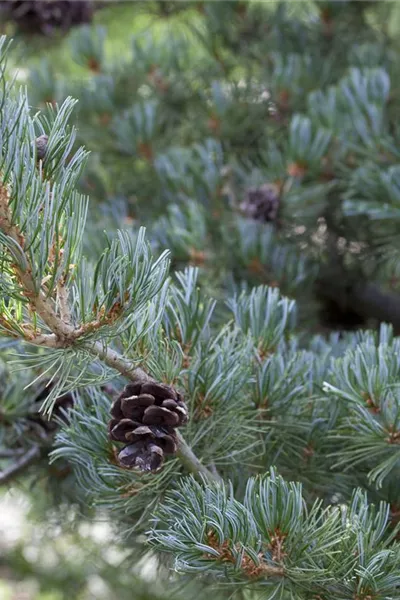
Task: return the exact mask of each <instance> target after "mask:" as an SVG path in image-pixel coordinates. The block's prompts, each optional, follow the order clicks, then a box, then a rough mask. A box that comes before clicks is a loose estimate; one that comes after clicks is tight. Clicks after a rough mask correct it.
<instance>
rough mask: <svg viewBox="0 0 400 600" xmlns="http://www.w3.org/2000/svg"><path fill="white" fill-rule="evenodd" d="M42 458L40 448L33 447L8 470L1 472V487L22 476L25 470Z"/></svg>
mask: <svg viewBox="0 0 400 600" xmlns="http://www.w3.org/2000/svg"><path fill="white" fill-rule="evenodd" d="M39 456H40V448H39V446H32V448H30V450H28V452H26V453H25V454H23V455H22V456H21V457H20V458H17V459H16V460H15V461H14V462H13V463H12V464H11V465H10V466H9V467H7V469H4V471H1V472H0V485H5V484H6V483H8V482H9V481H11V479H14V478H15V477H17V475H20V474H21V473H22V472H23V471H25V469H27V468H28V467H29V466H30V465H32V464H33V463H34V462H36V461H37V460H38V458H39Z"/></svg>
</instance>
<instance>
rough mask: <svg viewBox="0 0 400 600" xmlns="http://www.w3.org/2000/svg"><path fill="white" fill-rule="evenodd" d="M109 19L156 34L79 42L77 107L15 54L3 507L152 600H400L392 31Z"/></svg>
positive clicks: (260, 14)
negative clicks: (13, 505)
mask: <svg viewBox="0 0 400 600" xmlns="http://www.w3.org/2000/svg"><path fill="white" fill-rule="evenodd" d="M108 10H112V11H118V10H121V12H122V14H123V15H125V17H126V15H128V14H130V13H129V11H132V15H136V16H137V17H138V18H139V17H140V18H141V19H143V18H146V19H148V20H149V21H148V22H151V23H153V26H152V28H150V29H146V33H143V32H142V33H138V34H137V35H136V36H134V37H133V40H132V46H131V48H132V50H131V52H130V53H129V56H125V57H124V58H123V59H121V57H110V56H109V53H108V47H107V39H108V37H107V29H106V28H104V27H102V26H98V25H96V23H95V24H94V25H93V26H91V27H82V28H79V29H76V30H75V31H73V32H72V33H71V35H70V38H69V42H68V43H69V44H70V48H71V52H72V55H73V57H74V60H75V61H76V63H77V64H78V65H79V66H80V68H81V71H80V72H81V73H82V78H79V79H78V80H77V81H71V79H70V78H69V77H68V76H65V75H64V74H63V73H60V72H59V70H58V68H57V65H56V64H53V63H52V62H51V59H45V60H43V61H42V62H41V64H40V65H38V66H35V67H34V68H32V69H31V70H30V73H29V80H28V93H26V92H24V91H21V90H19V89H18V88H17V86H16V84H15V83H12V80H11V73H10V71H11V68H10V65H9V66H7V63H6V58H7V57H8V56H9V49H8V42H7V41H6V39H5V38H2V45H1V60H2V62H1V80H2V87H1V91H0V93H1V102H0V113H1V114H0V138H1V147H2V155H1V165H0V258H1V260H0V272H1V278H0V286H1V293H0V327H1V332H2V335H3V339H4V343H3V344H2V346H1V348H0V351H1V357H0V358H1V368H2V378H1V386H2V390H1V404H0V457H1V461H2V463H3V462H4V466H3V469H2V471H1V472H0V482H1V483H3V484H8V483H10V482H14V481H15V480H16V479H17V476H22V475H23V478H22V479H23V480H27V479H28V480H29V478H33V479H34V478H35V477H37V473H40V474H41V477H43V478H44V479H45V480H46V483H47V484H48V486H49V489H52V495H51V497H52V498H53V499H54V501H55V503H57V499H59V498H60V497H63V498H64V499H66V500H67V501H68V502H69V503H71V504H73V505H76V504H78V505H79V506H80V510H82V511H87V510H102V511H105V512H106V513H107V515H108V518H109V519H110V520H111V521H112V522H113V523H114V524H115V527H116V530H118V532H119V534H122V535H123V536H124V539H125V543H126V545H127V547H130V548H131V549H132V552H133V556H142V555H143V554H145V555H146V556H150V555H151V556H154V557H155V558H156V561H157V565H158V568H159V572H160V578H162V577H165V578H166V580H167V581H168V582H169V585H170V586H172V587H168V586H166V589H163V590H161V591H160V592H159V594H160V596H157V594H158V592H156V591H154V596H155V597H165V598H166V597H171V598H173V597H174V598H176V597H179V598H181V597H182V598H189V597H191V596H193V597H195V596H196V597H202V594H203V593H204V591H205V594H209V593H210V590H213V591H212V593H215V594H216V597H217V598H221V599H222V598H243V599H249V600H250V599H252V600H259V599H260V600H261V598H271V599H272V598H282V599H283V600H289V598H294V599H298V600H305V599H307V600H328V599H334V600H336V599H337V600H345V599H346V600H347V599H348V600H384V599H388V600H389V599H392V598H393V599H394V598H399V597H400V595H399V593H400V592H399V590H400V575H399V564H400V547H399V542H398V537H399V521H400V520H399V514H400V513H399V505H400V500H399V498H400V488H399V474H400V449H399V448H400V446H399V444H400V429H399V427H400V425H399V415H400V396H399V391H398V390H399V385H398V384H399V382H400V361H399V356H400V338H399V337H396V334H397V333H398V330H399V328H400V315H399V309H398V306H399V302H398V300H399V296H398V287H399V275H398V254H399V251H400V245H399V239H400V238H399V235H398V230H399V228H400V221H399V210H398V205H399V197H400V196H399V183H398V182H399V175H398V173H399V156H400V155H399V150H398V148H399V147H400V139H399V130H398V126H397V119H396V117H397V112H398V110H397V109H398V102H399V89H398V86H399V84H398V79H399V78H398V77H396V74H397V69H398V65H399V64H400V62H399V60H398V59H399V51H398V48H397V45H396V41H395V40H394V39H393V38H392V37H391V35H390V31H389V30H388V29H389V28H388V27H387V21H388V16H389V15H390V14H395V10H396V7H395V6H394V5H392V4H391V3H382V4H381V3H376V2H354V3H352V2H347V1H345V0H343V1H340V2H339V1H336V2H330V1H327V2H319V3H317V4H315V5H309V4H307V5H303V6H300V5H298V6H296V7H295V8H293V6H292V5H291V4H290V5H289V4H286V3H279V4H277V5H276V6H272V7H271V6H266V5H264V4H258V3H254V4H253V3H247V2H239V1H238V2H218V3H215V2H195V3H185V2H179V3H178V2H176V3H174V2H172V3H169V2H144V3H135V4H134V5H132V6H128V7H127V6H123V7H113V8H110V9H104V11H101V13H102V15H103V17H102V18H104V19H105V20H106V19H107V16H105V17H104V15H107V11H108ZM135 18H136V17H135ZM146 22H147V21H146ZM11 59H12V53H11ZM11 66H12V65H11ZM71 96H74V97H76V98H78V99H79V102H77V103H76V102H75V100H73V99H72V97H71ZM38 109H40V110H39V112H37V111H38ZM71 123H74V124H75V125H72V124H71ZM87 150H90V154H89V153H88V152H87ZM87 195H89V197H90V201H89V199H88V197H87ZM398 221H399V222H398ZM145 227H146V230H145ZM104 230H106V233H105V234H104V235H103V233H100V232H103V231H104ZM15 355H17V359H16V358H15ZM16 361H17V363H18V364H19V365H20V368H21V369H22V371H21V372H18V373H16V372H15V362H16ZM24 478H25V479H24ZM48 496H49V498H48V501H49V502H50V493H49V494H48ZM88 507H89V508H88ZM171 569H174V570H175V572H176V574H174V575H172V574H171V573H172V571H171ZM132 581H133V582H134V581H135V580H134V579H132ZM182 582H184V583H185V585H188V586H189V587H187V588H185V589H184V590H182V589H180V586H181V585H183V583H182ZM133 585H136V584H135V583H133ZM193 586H194V587H193ZM121 593H122V592H121ZM146 593H147V591H146V590H145V591H144V592H143V597H146V596H145V594H146ZM137 594H138V597H139V596H140V594H141V591H138V592H137ZM121 597H122V596H121Z"/></svg>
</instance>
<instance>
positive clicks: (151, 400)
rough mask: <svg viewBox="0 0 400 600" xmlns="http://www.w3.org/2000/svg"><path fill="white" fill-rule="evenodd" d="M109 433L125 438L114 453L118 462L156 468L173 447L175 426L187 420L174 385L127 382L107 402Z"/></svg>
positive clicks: (114, 437)
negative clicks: (109, 418)
mask: <svg viewBox="0 0 400 600" xmlns="http://www.w3.org/2000/svg"><path fill="white" fill-rule="evenodd" d="M111 417H112V418H111V420H110V422H109V424H108V430H109V436H110V438H111V440H113V441H115V442H124V443H125V444H126V443H127V442H129V444H128V445H127V446H125V447H124V448H123V449H122V450H121V451H120V452H119V454H118V460H119V462H120V464H121V465H122V466H124V467H128V468H138V469H140V470H141V471H157V470H158V469H160V467H161V466H162V464H163V461H164V455H165V454H174V453H175V452H176V450H177V447H178V444H177V437H176V433H175V431H174V430H175V428H177V427H179V426H180V425H183V424H185V423H187V421H188V410H187V407H186V404H185V403H184V401H183V399H182V397H181V395H180V394H179V393H178V392H177V391H176V390H174V388H172V387H170V386H168V385H164V384H159V383H144V384H141V383H131V384H128V385H127V386H126V387H125V388H124V390H123V391H122V393H121V394H120V395H119V396H118V398H117V399H116V400H115V401H114V402H113V404H112V406H111Z"/></svg>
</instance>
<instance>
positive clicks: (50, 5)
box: [0, 0, 94, 36]
mask: <svg viewBox="0 0 400 600" xmlns="http://www.w3.org/2000/svg"><path fill="white" fill-rule="evenodd" d="M93 12H94V6H93V2H90V1H87V0H86V1H85V0H0V18H1V20H7V21H12V22H13V23H14V25H15V26H16V27H17V30H18V31H19V32H20V33H24V34H30V35H42V36H52V35H55V34H56V33H60V32H62V33H64V32H66V31H68V30H69V29H71V28H72V27H74V26H76V25H81V24H84V23H90V22H91V20H92V17H93Z"/></svg>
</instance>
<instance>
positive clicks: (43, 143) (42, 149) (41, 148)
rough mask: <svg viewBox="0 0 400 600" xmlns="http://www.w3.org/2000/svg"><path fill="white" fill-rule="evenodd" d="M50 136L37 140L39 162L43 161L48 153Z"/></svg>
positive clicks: (40, 137) (41, 136)
mask: <svg viewBox="0 0 400 600" xmlns="http://www.w3.org/2000/svg"><path fill="white" fill-rule="evenodd" d="M48 141H49V136H48V135H40V136H39V137H38V138H36V155H37V159H38V160H43V159H44V157H45V156H46V152H47V143H48Z"/></svg>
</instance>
